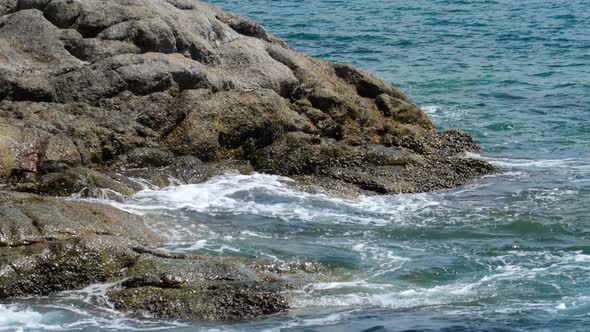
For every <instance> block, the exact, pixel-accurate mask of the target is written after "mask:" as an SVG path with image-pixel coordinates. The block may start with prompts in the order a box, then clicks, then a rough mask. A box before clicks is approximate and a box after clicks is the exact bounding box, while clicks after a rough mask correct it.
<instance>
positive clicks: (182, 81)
mask: <svg viewBox="0 0 590 332" xmlns="http://www.w3.org/2000/svg"><path fill="white" fill-rule="evenodd" d="M1 8H2V12H1V13H2V14H3V15H2V16H1V18H0V60H1V61H0V99H2V101H1V102H0V128H2V132H1V133H0V176H1V177H2V179H3V181H9V182H11V183H16V182H25V183H29V184H31V183H38V182H41V185H37V187H38V188H39V191H38V192H40V193H43V192H44V191H43V188H45V187H46V186H43V185H42V183H43V181H45V180H46V179H47V177H46V176H47V175H48V174H53V173H64V172H67V171H68V170H69V169H71V168H77V167H84V168H87V169H92V170H95V171H102V172H104V171H119V172H120V171H121V170H126V169H129V168H141V167H154V168H158V167H166V166H169V165H170V164H171V163H173V161H174V160H175V158H178V157H180V156H191V157H194V158H197V159H199V160H201V161H202V162H220V161H226V160H241V161H245V162H247V163H251V165H252V167H253V169H254V170H256V171H259V172H270V173H275V174H281V175H286V176H293V177H301V178H317V179H319V180H318V183H322V182H326V183H329V182H330V180H334V181H340V182H341V183H343V184H345V185H348V186H349V187H351V188H354V189H356V190H358V191H362V192H376V193H396V192H420V191H430V190H436V189H441V188H449V187H454V186H457V185H460V184H462V183H464V182H466V181H468V180H470V179H473V178H475V177H477V176H479V175H482V174H485V173H488V172H490V171H491V170H492V169H491V167H490V166H489V165H488V164H486V163H484V162H482V161H474V160H468V159H464V158H457V154H459V153H461V152H463V151H466V150H473V149H477V147H476V146H475V145H474V144H473V142H472V140H471V137H470V136H469V135H468V134H466V133H463V132H455V131H451V132H443V133H441V132H437V131H436V130H435V128H434V125H433V124H432V122H431V121H430V119H429V118H428V116H426V114H424V113H423V112H422V111H421V110H420V109H419V108H418V107H416V106H415V105H414V104H413V103H412V102H411V101H410V100H409V99H408V98H407V97H406V96H405V95H404V94H403V93H401V92H400V91H399V90H397V89H396V88H394V87H393V86H392V85H391V84H388V83H386V82H384V81H381V80H379V79H378V78H376V77H374V76H373V75H371V74H369V73H367V72H364V71H361V70H358V69H355V68H353V67H351V66H347V65H340V64H334V63H330V62H327V61H322V60H318V59H314V58H311V57H309V56H306V55H304V54H302V53H299V52H297V51H295V50H292V49H290V48H289V47H288V46H287V45H286V44H285V43H284V42H282V41H281V40H279V39H277V38H276V37H274V36H272V35H270V34H269V33H267V32H266V31H265V29H264V28H263V27H262V26H260V25H258V24H257V23H254V22H252V21H250V20H248V19H245V18H242V17H238V16H234V15H231V14H228V13H225V12H223V11H221V10H219V9H217V8H215V7H213V6H211V5H208V4H204V3H200V2H197V1H192V0H174V1H172V0H169V1H165V0H125V1H121V0H101V1H90V0H71V1H66V0H51V1H49V0H43V1H41V0H35V1H33V0H19V1H6V0H3V1H2V6H1ZM60 176H61V177H63V176H67V175H64V174H62V175H60ZM66 182H67V181H66ZM24 187H26V188H29V190H31V188H32V187H33V186H32V185H28V186H24ZM70 189H72V188H70ZM77 189H79V188H77ZM60 190H61V194H63V195H68V194H71V190H62V188H59V186H58V185H56V183H55V181H54V182H53V183H52V188H51V192H50V193H51V194H59V193H60ZM115 190H116V189H115ZM122 190H123V191H125V192H126V193H128V192H129V191H127V190H126V189H125V188H123V189H122Z"/></svg>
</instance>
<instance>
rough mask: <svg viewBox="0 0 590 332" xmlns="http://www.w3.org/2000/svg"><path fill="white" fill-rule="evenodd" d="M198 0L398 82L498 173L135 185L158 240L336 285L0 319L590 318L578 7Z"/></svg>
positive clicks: (588, 79)
mask: <svg viewBox="0 0 590 332" xmlns="http://www.w3.org/2000/svg"><path fill="white" fill-rule="evenodd" d="M212 2H213V3H215V4H217V5H219V6H221V7H222V8H224V9H227V10H230V11H232V12H234V13H237V14H240V15H244V16H250V17H252V18H254V19H256V20H258V21H260V22H261V23H263V24H264V25H265V26H266V27H267V28H268V30H269V31H271V32H272V33H274V34H276V35H278V36H279V37H281V38H283V39H285V40H286V41H288V42H289V44H290V45H291V46H293V47H295V48H297V49H299V50H302V51H305V52H307V53H310V54H312V55H315V56H319V57H322V58H325V59H330V60H334V61H338V62H346V63H352V64H354V65H356V66H359V67H362V68H364V69H367V70H370V71H373V72H375V73H376V74H377V75H379V76H380V77H382V78H384V79H386V80H388V81H390V82H392V83H394V84H396V85H398V86H399V87H400V88H401V89H402V90H404V91H406V92H407V93H408V94H409V95H410V96H411V97H412V98H413V99H414V100H415V101H416V102H417V103H418V104H420V105H421V106H422V107H423V109H424V110H425V111H426V112H428V113H429V114H430V116H432V118H433V119H434V121H435V122H436V123H437V125H438V126H439V127H440V128H443V129H448V128H463V129H466V130H469V131H470V132H472V133H473V134H474V136H475V137H476V139H477V141H478V143H479V144H480V145H481V146H482V147H483V151H482V152H481V154H479V155H476V156H475V157H478V158H484V159H488V160H489V161H490V162H492V163H494V164H495V165H497V166H499V167H500V168H501V169H502V171H503V173H501V174H498V175H494V176H488V177H485V178H483V179H481V180H478V181H475V182H473V183H470V184H468V185H466V186H464V187H462V188H457V189H455V190H450V191H443V192H436V193H428V194H417V195H399V196H381V197H364V198H359V199H357V200H342V199H336V198H331V197H327V196H323V195H318V194H308V193H303V192H298V191H296V190H294V189H292V188H291V187H290V186H289V183H290V180H289V179H287V178H281V177H275V176H268V175H260V174H258V175H252V176H235V175H227V176H222V177H218V178H215V179H212V180H211V181H209V182H207V183H205V184H199V185H188V186H180V187H175V188H169V189H161V190H153V189H152V190H146V191H143V192H141V193H140V194H138V195H137V197H135V198H136V200H135V201H133V202H130V203H129V204H126V205H119V207H121V208H123V209H126V210H128V211H132V212H135V213H141V214H145V215H148V216H149V217H150V218H151V219H153V220H156V221H155V222H154V227H156V228H157V229H158V230H159V231H160V232H162V233H163V234H165V235H166V236H167V238H168V242H167V243H166V247H165V248H164V249H165V250H170V251H177V252H190V253H198V254H205V255H239V256H244V257H265V258H268V259H272V260H290V259H297V258H303V259H309V260H315V261H319V262H321V263H323V264H325V265H326V266H328V267H330V269H331V270H333V271H334V272H333V273H334V274H335V275H337V276H338V281H337V282H325V283H314V284H310V285H308V286H307V287H305V289H304V290H302V291H299V292H296V293H294V294H292V301H293V304H294V306H295V309H294V310H293V311H291V312H289V313H285V314H281V315H277V316H273V317H270V318H265V319H260V320H255V321H253V322H248V323H241V324H213V323H189V322H163V321H157V320H150V319H136V318H132V317H128V316H125V315H123V314H121V313H118V312H116V311H113V310H110V309H105V308H108V303H107V304H105V303H104V301H105V300H104V297H103V294H104V289H105V288H107V287H108V286H109V285H95V286H92V287H89V288H87V289H84V290H82V291H76V292H67V293H63V294H60V295H58V296H53V297H48V298H43V299H22V300H19V301H17V302H16V303H13V304H10V305H8V304H6V305H0V331H14V330H17V331H18V330H20V331H79V330H81V331H103V330H108V331H145V330H172V331H195V330H205V331H222V330H233V331H362V330H364V331H406V330H407V331H410V330H411V331H477V330H481V331H538V330H542V331H589V330H590V3H589V2H588V1H583V0H572V1H556V0H549V1H531V0H525V1H513V0H512V1H510V0H498V1H422V0H418V1H364V0H362V1H361V0H348V1H341V0H298V1H297V0H291V1H287V0H275V1H270V0H265V1H263V0H249V1H238V0H227V1H224V0H218V1H212ZM101 304H103V305H101Z"/></svg>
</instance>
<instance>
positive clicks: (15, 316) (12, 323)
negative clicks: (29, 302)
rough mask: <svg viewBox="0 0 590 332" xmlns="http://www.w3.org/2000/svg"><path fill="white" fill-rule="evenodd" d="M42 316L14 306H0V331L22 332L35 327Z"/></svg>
mask: <svg viewBox="0 0 590 332" xmlns="http://www.w3.org/2000/svg"><path fill="white" fill-rule="evenodd" d="M42 320H43V315H42V314H40V313H38V312H35V311H32V310H30V309H27V308H19V307H18V306H16V305H8V306H7V305H3V304H0V331H22V330H23V329H25V328H31V327H34V326H37V325H38V324H39V323H40V322H41V321H42Z"/></svg>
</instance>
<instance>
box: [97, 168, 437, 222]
mask: <svg viewBox="0 0 590 332" xmlns="http://www.w3.org/2000/svg"><path fill="white" fill-rule="evenodd" d="M293 184H294V181H293V180H291V179H289V178H286V177H281V176H276V175H266V174H252V175H222V176H217V177H214V178H212V179H210V180H209V181H207V182H205V183H201V184H190V185H180V186H176V187H169V188H164V189H161V190H152V189H146V190H143V191H141V192H139V193H137V194H136V195H135V196H134V197H133V200H132V201H129V202H126V203H117V202H112V201H103V202H106V203H108V204H111V205H113V206H116V207H118V208H120V209H122V210H125V211H128V212H133V213H137V214H146V213H149V212H153V211H175V210H176V211H177V210H190V211H193V212H199V213H208V214H212V215H218V214H230V215H242V214H253V215H258V216H263V217H273V218H278V219H281V220H284V221H289V220H294V219H296V220H300V221H306V222H323V221H328V222H334V223H357V224H372V225H385V224H390V223H402V222H404V220H405V217H406V216H409V215H410V214H411V213H412V212H415V211H422V210H424V209H429V208H432V207H436V206H438V205H439V204H440V202H439V201H438V198H437V197H435V196H433V195H430V194H405V195H388V196H360V197H359V198H357V199H354V200H352V199H340V198H335V197H331V196H328V195H325V194H318V193H308V192H304V191H299V190H297V189H295V188H294V187H293Z"/></svg>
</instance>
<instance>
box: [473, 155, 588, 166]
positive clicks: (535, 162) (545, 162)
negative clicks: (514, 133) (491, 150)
mask: <svg viewBox="0 0 590 332" xmlns="http://www.w3.org/2000/svg"><path fill="white" fill-rule="evenodd" d="M465 156H466V157H469V158H475V159H481V160H485V161H487V162H489V163H490V164H492V165H495V166H499V167H505V168H562V167H572V168H580V167H586V166H585V165H581V166H580V165H578V164H579V163H584V162H586V163H587V162H588V160H586V161H585V160H584V159H579V158H564V159H522V158H503V157H490V156H483V155H481V154H478V153H472V152H467V153H465Z"/></svg>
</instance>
